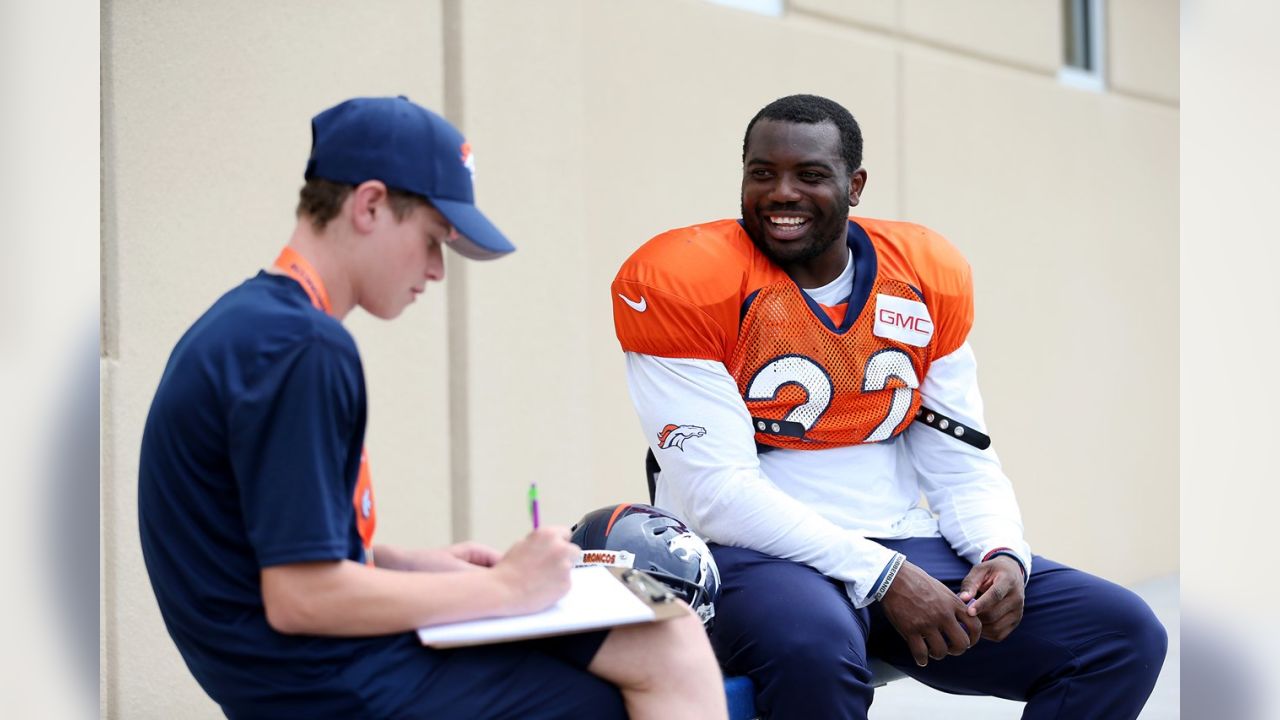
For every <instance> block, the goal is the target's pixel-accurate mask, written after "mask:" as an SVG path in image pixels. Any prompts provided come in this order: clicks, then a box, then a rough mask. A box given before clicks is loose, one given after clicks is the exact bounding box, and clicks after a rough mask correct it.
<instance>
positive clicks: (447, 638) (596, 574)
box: [418, 565, 686, 648]
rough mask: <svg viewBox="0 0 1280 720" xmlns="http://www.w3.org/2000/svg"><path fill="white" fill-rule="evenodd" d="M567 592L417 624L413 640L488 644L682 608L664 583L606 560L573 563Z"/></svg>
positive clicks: (641, 619) (651, 618)
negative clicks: (518, 608)
mask: <svg viewBox="0 0 1280 720" xmlns="http://www.w3.org/2000/svg"><path fill="white" fill-rule="evenodd" d="M569 580H570V587H569V592H568V593H566V594H565V596H564V597H563V598H561V599H560V600H559V601H558V602H556V603H555V604H554V605H552V606H551V607H549V608H547V609H546V610H543V611H541V612H536V613H530V614H527V615H515V616H511V617H497V618H482V619H479V620H467V621H463V622H456V623H445V624H441V625H430V626H427V627H423V628H418V641H419V642H421V643H422V644H423V645H426V646H428V647H434V648H453V647H466V646H470V645H490V644H494V643H503V642H514V641H517V640H532V639H534V638H541V637H551V636H554V635H569V634H572V633H579V632H587V631H591V630H603V629H605V628H611V627H618V626H621V625H632V624H636V623H646V622H658V621H661V620H668V619H670V618H673V617H678V616H680V615H682V614H684V613H685V612H686V611H685V610H684V608H683V607H682V606H681V604H680V603H678V602H676V601H675V600H676V596H675V594H674V593H672V592H671V590H670V589H669V588H667V586H666V585H663V584H662V583H660V582H658V581H657V580H655V579H653V577H652V576H650V575H649V574H648V573H646V572H644V571H643V570H635V569H632V568H624V567H609V566H605V565H587V566H581V567H575V568H573V570H571V571H570V575H569Z"/></svg>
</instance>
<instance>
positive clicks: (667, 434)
mask: <svg viewBox="0 0 1280 720" xmlns="http://www.w3.org/2000/svg"><path fill="white" fill-rule="evenodd" d="M706 434H707V429H706V428H704V427H699V426H697V425H670V424H668V425H667V426H666V427H664V428H662V430H660V431H659V432H658V447H659V448H661V449H663V450H666V449H667V448H670V447H675V448H679V449H680V450H681V452H683V451H684V444H685V441H687V440H689V439H690V438H699V437H702V436H703V435H706Z"/></svg>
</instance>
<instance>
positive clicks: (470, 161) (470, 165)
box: [462, 142, 476, 181]
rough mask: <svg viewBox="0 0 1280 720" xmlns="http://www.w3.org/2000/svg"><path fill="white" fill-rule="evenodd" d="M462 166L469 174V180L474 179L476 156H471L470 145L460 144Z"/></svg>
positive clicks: (466, 143)
mask: <svg viewBox="0 0 1280 720" xmlns="http://www.w3.org/2000/svg"><path fill="white" fill-rule="evenodd" d="M462 166H463V167H465V168H466V169H467V172H469V173H471V179H472V180H473V181H474V180H475V179H476V156H475V155H472V154H471V143H469V142H463V143H462Z"/></svg>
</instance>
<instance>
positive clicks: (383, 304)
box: [138, 97, 726, 718]
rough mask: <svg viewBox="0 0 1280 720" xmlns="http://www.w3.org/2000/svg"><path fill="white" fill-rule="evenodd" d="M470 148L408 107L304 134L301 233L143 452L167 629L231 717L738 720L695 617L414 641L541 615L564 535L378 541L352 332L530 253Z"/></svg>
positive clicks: (565, 551)
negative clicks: (362, 315) (485, 203)
mask: <svg viewBox="0 0 1280 720" xmlns="http://www.w3.org/2000/svg"><path fill="white" fill-rule="evenodd" d="M471 170H472V165H471V153H470V148H469V146H468V145H467V144H466V142H465V141H464V140H463V138H462V135H461V134H459V133H458V131H457V130H456V129H454V128H453V127H452V126H451V125H450V124H449V123H448V122H446V121H445V120H443V119H442V118H440V117H439V116H437V115H435V114H433V113H431V112H430V111H428V110H425V109H423V108H422V107H419V106H418V105H415V104H413V103H411V102H409V101H408V100H407V99H405V98H403V97H401V98H358V99H354V100H349V101H347V102H344V103H342V104H340V105H337V106H336V107H333V108H330V109H329V110H326V111H324V112H322V113H320V114H319V115H317V116H316V117H315V118H314V119H313V121H312V151H311V158H310V160H309V161H308V163H307V169H306V180H307V183H306V186H305V187H303V189H302V192H301V199H300V202H299V205H298V211H297V214H298V224H297V227H296V229H295V230H294V233H293V237H292V238H291V239H290V241H289V243H288V245H287V246H286V247H285V248H284V250H283V251H282V252H281V253H280V256H279V257H278V258H277V259H276V261H275V263H274V265H273V266H272V267H271V268H270V269H269V270H267V271H263V272H259V273H258V274H257V275H256V276H255V277H252V278H250V279H249V280H247V281H245V282H244V283H243V284H241V285H240V286H239V287H237V288H235V289H233V290H231V291H230V292H228V293H227V294H226V295H224V296H223V297H222V298H221V299H219V300H218V301H217V302H216V303H215V304H214V305H213V307H212V308H210V309H209V310H208V311H207V312H206V313H205V314H204V315H203V316H202V317H201V318H200V319H199V320H197V321H196V322H195V324H194V325H193V326H192V327H191V328H190V329H189V330H188V331H187V333H186V334H185V335H184V336H183V337H182V339H181V340H180V341H179V342H178V344H177V346H176V347H175V348H174V351H173V354H172V356H171V357H170V359H169V363H168V365H167V367H166V368H165V371H164V375H163V377H162V378H161V380H160V385H159V387H158V388H157V390H156V395H155V399H154V400H153V402H152V406H151V411H150V413H149V415H148V417H147V422H146V427H145V430H144V433H143V440H142V456H141V463H140V470H139V488H138V509H139V524H140V531H141V536H142V549H143V555H144V557H145V560H146V564H147V571H148V573H149V575H150V577H151V584H152V588H153V589H154V591H155V594H156V599H157V601H158V602H159V605H160V610H161V614H162V615H163V616H164V620H165V624H166V626H167V627H168V630H169V633H170V635H171V636H172V637H173V639H174V642H175V643H176V644H177V646H178V649H179V650H180V651H181V653H182V656H183V658H184V659H185V660H186V663H187V666H188V667H189V668H190V669H191V672H192V673H193V674H194V675H195V677H196V679H197V680H198V681H199V682H200V684H201V686H202V687H203V688H204V689H205V691H206V692H208V693H209V695H210V696H211V697H212V698H213V699H214V700H215V701H217V702H218V703H219V704H220V705H221V706H222V709H223V711H224V712H225V713H226V714H227V715H228V716H229V717H351V718H355V717H360V718H374V717H376V718H383V717H433V718H453V717H456V718H481V717H521V718H534V717H548V718H549V717H591V718H606V717H625V716H627V714H630V716H631V717H657V716H659V715H661V716H663V717H699V718H706V717H711V718H714V717H724V716H725V714H726V711H725V699H724V695H723V689H722V686H721V684H720V675H719V670H718V668H717V667H716V663H715V659H714V657H713V655H712V653H711V650H710V646H709V644H708V643H707V640H706V636H705V633H704V632H703V629H702V625H701V623H700V622H699V621H698V620H697V618H696V617H694V616H693V615H692V614H690V615H688V616H687V617H684V618H680V619H678V620H673V621H668V622H661V623H653V624H646V625H640V626H630V627H627V628H618V629H615V630H613V631H611V632H598V633H587V634H580V635H571V636H564V637H559V638H552V639H548V640H542V641H529V642H522V643H512V644H505V645H494V646H483V647H475V648H464V649H458V650H451V651H436V650H431V649H427V648H424V647H422V646H420V644H419V643H418V641H417V638H416V636H415V635H414V633H413V632H412V631H413V630H414V629H415V628H417V627H420V626H423V625H427V624H432V623H440V622H449V621H456V620H466V619H471V618H477V617H485V616H500V615H513V614H519V613H525V612H531V611H535V610H539V609H542V608H544V607H547V606H549V605H550V604H552V603H553V602H555V601H556V600H557V599H558V598H559V597H560V596H562V595H563V594H564V593H565V592H566V591H567V589H568V583H569V580H568V578H569V569H570V567H571V565H572V562H573V555H574V553H573V551H574V550H575V548H574V546H573V545H571V544H570V543H569V541H568V531H567V530H566V529H565V528H551V527H544V528H542V529H539V530H535V531H534V532H533V533H531V534H530V535H528V536H527V537H526V538H524V539H523V540H521V541H520V542H518V543H516V544H515V545H514V546H512V547H511V548H510V549H509V550H508V551H507V552H506V553H505V554H504V553H499V552H497V551H495V550H492V549H490V548H487V547H485V546H482V545H479V544H476V543H471V542H465V543H460V544H457V545H452V546H449V547H446V548H440V549H432V550H427V549H405V548H397V547H390V546H386V545H377V546H375V545H374V544H373V531H374V526H375V523H376V508H375V506H374V495H373V490H372V484H371V477H370V473H369V469H368V463H367V458H366V455H365V453H364V449H363V443H364V431H365V422H366V408H365V387H364V376H363V371H362V368H361V365H360V357H359V354H358V352H357V350H356V346H355V343H354V341H353V340H352V337H351V335H350V334H349V333H348V332H347V331H346V329H344V328H343V326H342V324H341V321H342V319H343V318H344V317H345V316H346V315H347V313H348V312H350V311H351V310H352V309H353V308H355V307H357V306H359V307H362V308H364V309H365V310H366V311H368V312H370V313H372V314H373V315H375V316H377V317H380V318H385V319H391V318H394V317H396V316H398V315H399V314H400V313H401V312H402V311H403V310H404V309H405V307H406V306H408V305H409V303H411V302H413V301H414V300H415V299H416V298H417V296H418V295H419V294H421V293H422V292H423V290H424V289H425V287H426V284H427V283H428V282H432V281H440V280H442V279H443V278H444V262H443V254H442V246H444V245H449V246H450V247H452V248H453V249H454V250H455V251H457V252H458V253H459V254H461V255H463V256H465V257H469V258H474V259H487V258H496V257H500V256H502V255H504V254H506V253H509V252H511V251H512V250H514V249H515V248H514V247H513V246H512V245H511V243H510V242H508V241H507V239H506V238H505V237H504V236H503V235H502V233H501V232H500V231H499V230H498V229H497V228H496V227H494V226H493V224H492V223H490V222H489V221H488V220H487V219H486V218H485V217H484V216H483V215H481V214H480V212H479V210H477V209H476V207H475V204H474V196H473V191H472V184H471Z"/></svg>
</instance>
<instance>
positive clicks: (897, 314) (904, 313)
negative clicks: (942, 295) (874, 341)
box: [871, 294, 933, 347]
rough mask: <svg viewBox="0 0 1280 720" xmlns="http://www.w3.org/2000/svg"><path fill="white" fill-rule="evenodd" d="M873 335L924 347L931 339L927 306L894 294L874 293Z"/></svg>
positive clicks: (930, 319)
mask: <svg viewBox="0 0 1280 720" xmlns="http://www.w3.org/2000/svg"><path fill="white" fill-rule="evenodd" d="M871 331H872V332H873V333H874V334H875V335H877V336H879V337H882V338H889V339H890V340H897V341H898V342H900V343H906V344H907V345H912V346H915V347H924V346H926V345H928V344H929V341H930V340H931V339H933V318H931V317H929V308H927V307H925V304H924V303H922V302H918V301H916V300H908V299H906V298H900V297H897V296H894V295H880V294H877V295H876V316H875V326H874V327H873V328H872V330H871Z"/></svg>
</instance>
